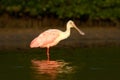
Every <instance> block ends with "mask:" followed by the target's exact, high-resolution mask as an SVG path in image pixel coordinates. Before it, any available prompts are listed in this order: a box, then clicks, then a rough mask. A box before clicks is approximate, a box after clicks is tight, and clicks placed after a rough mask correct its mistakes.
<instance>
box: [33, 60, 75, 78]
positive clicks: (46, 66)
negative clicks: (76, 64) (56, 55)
mask: <svg viewBox="0 0 120 80" xmlns="http://www.w3.org/2000/svg"><path fill="white" fill-rule="evenodd" d="M31 63H32V70H33V74H34V78H36V79H37V80H42V79H44V80H55V79H56V77H57V75H58V74H62V73H65V74H70V73H73V72H74V69H73V67H72V66H70V64H69V63H67V62H65V61H63V60H58V61H47V60H41V61H40V60H32V61H31ZM45 78H46V79H45ZM47 78H48V79H47Z"/></svg>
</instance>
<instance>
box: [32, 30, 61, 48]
mask: <svg viewBox="0 0 120 80" xmlns="http://www.w3.org/2000/svg"><path fill="white" fill-rule="evenodd" d="M59 32H60V31H59V30H57V29H49V30H47V31H44V32H43V33H41V34H40V35H39V36H38V37H36V38H35V39H34V40H33V41H32V42H31V44H30V47H31V48H34V47H41V48H44V47H50V46H54V45H56V43H54V41H55V40H56V39H57V37H59Z"/></svg>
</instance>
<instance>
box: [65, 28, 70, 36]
mask: <svg viewBox="0 0 120 80" xmlns="http://www.w3.org/2000/svg"><path fill="white" fill-rule="evenodd" d="M64 33H65V34H64V35H65V36H66V38H67V37H69V36H70V27H69V26H67V27H66V31H65V32H64Z"/></svg>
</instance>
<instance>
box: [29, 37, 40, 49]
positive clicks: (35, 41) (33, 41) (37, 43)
mask: <svg viewBox="0 0 120 80" xmlns="http://www.w3.org/2000/svg"><path fill="white" fill-rule="evenodd" d="M36 47H39V42H38V39H37V38H35V39H33V40H32V41H31V43H30V48H36Z"/></svg>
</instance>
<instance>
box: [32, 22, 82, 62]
mask: <svg viewBox="0 0 120 80" xmlns="http://www.w3.org/2000/svg"><path fill="white" fill-rule="evenodd" d="M71 28H75V29H76V30H77V31H78V32H79V33H80V34H81V35H84V32H82V31H81V30H79V29H78V28H77V27H76V25H75V24H74V22H73V21H71V20H69V21H68V22H67V25H66V31H64V32H62V31H60V30H58V29H49V30H47V31H44V32H43V33H41V34H40V35H39V36H38V37H36V38H35V39H34V40H32V42H31V44H30V47H31V48H35V47H41V48H45V47H46V48H47V57H48V61H49V48H50V47H51V46H55V45H56V44H57V43H59V41H61V40H64V39H66V38H68V37H69V36H70V29H71Z"/></svg>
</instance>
